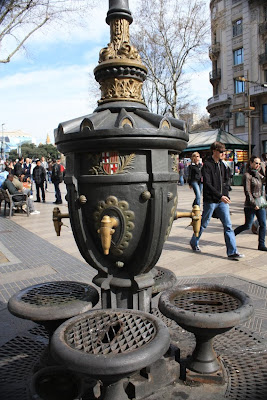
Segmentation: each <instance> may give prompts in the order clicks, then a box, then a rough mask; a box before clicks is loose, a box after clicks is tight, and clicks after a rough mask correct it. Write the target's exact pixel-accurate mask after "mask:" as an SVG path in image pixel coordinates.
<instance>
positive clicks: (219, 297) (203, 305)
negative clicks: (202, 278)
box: [172, 290, 241, 313]
mask: <svg viewBox="0 0 267 400" xmlns="http://www.w3.org/2000/svg"><path fill="white" fill-rule="evenodd" d="M172 303H173V304H174V305H175V306H176V307H178V308H181V309H183V310H187V311H191V312H198V313H224V312H229V311H234V310H236V309H237V308H239V307H240V306H241V302H240V300H239V299H237V298H236V297H234V296H230V295H229V294H228V293H224V292H219V291H209V290H199V291H197V290H194V291H190V290H189V291H184V292H181V293H179V294H176V295H175V297H173V298H172Z"/></svg>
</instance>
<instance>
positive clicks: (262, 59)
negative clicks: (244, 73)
mask: <svg viewBox="0 0 267 400" xmlns="http://www.w3.org/2000/svg"><path fill="white" fill-rule="evenodd" d="M266 63H267V52H265V53H263V54H260V55H259V64H261V65H262V64H266Z"/></svg>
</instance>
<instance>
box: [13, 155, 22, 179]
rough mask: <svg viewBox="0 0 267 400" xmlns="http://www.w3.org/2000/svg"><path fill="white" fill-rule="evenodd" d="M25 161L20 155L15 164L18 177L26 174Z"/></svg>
mask: <svg viewBox="0 0 267 400" xmlns="http://www.w3.org/2000/svg"><path fill="white" fill-rule="evenodd" d="M23 163H24V158H23V157H20V158H19V161H18V162H17V163H16V164H15V165H14V175H16V176H17V177H19V176H21V175H22V174H24V168H23Z"/></svg>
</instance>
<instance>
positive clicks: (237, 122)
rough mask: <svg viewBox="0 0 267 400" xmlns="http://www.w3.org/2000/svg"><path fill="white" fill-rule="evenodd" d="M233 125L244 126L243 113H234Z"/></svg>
mask: <svg viewBox="0 0 267 400" xmlns="http://www.w3.org/2000/svg"><path fill="white" fill-rule="evenodd" d="M235 126H236V128H238V127H240V126H245V115H244V113H242V112H238V113H235Z"/></svg>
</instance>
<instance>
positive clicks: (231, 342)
mask: <svg viewBox="0 0 267 400" xmlns="http://www.w3.org/2000/svg"><path fill="white" fill-rule="evenodd" d="M153 314H154V315H156V316H157V317H160V318H161V315H162V314H161V313H160V312H157V311H156V310H155V312H153ZM119 319H120V320H121V316H120V318H119ZM166 320H168V318H166V317H164V318H163V321H164V322H165V323H166V322H167V325H168V326H170V333H171V337H172V341H173V343H175V344H176V345H177V346H178V347H179V349H180V350H181V357H182V358H186V357H187V356H188V355H190V354H192V351H193V348H194V346H195V339H194V335H193V334H190V333H189V332H186V331H185V330H184V329H182V328H181V327H179V326H178V325H177V324H176V323H174V325H173V323H172V321H171V320H169V321H166ZM113 321H114V322H115V326H114V325H113V327H114V333H112V334H114V335H116V329H117V328H115V327H116V323H117V319H115V320H113V319H112V320H110V321H109V322H111V323H113ZM127 323H129V324H131V329H132V324H133V325H134V326H135V325H136V324H138V325H139V324H140V327H142V324H143V322H142V321H140V322H137V321H130V320H129V321H128V322H127ZM144 332H146V329H145V330H144ZM105 333H109V334H110V333H111V332H109V330H108V331H105ZM117 333H118V331H117ZM101 337H102V338H103V339H104V341H105V340H109V339H111V340H112V338H111V336H109V339H108V337H107V336H105V334H104V335H103V332H102V336H101ZM40 338H44V339H45V338H47V332H46V331H45V329H43V328H42V327H39V326H36V327H34V328H32V329H30V331H29V332H28V334H27V335H24V336H18V337H16V338H14V339H12V340H10V341H9V342H7V343H6V344H4V345H3V346H2V347H0V360H1V361H0V394H1V400H18V399H20V400H30V397H29V395H28V394H27V393H28V391H27V387H28V386H29V382H30V378H31V377H32V375H33V370H34V367H35V366H36V364H37V363H38V362H39V360H40V356H41V355H42V354H43V352H44V350H45V349H46V346H45V344H44V343H43V342H46V343H47V341H43V342H42V341H40ZM124 340H125V338H124ZM106 344H108V343H106ZM214 348H215V350H216V352H217V354H219V355H220V356H221V358H222V360H223V362H224V366H225V368H226V371H227V376H228V386H227V389H226V391H225V395H224V396H225V398H227V399H232V400H266V398H267V343H266V340H264V339H262V338H261V337H259V336H257V335H256V334H255V333H253V332H252V331H250V330H249V329H247V328H243V327H236V328H233V329H232V330H230V331H228V332H226V333H225V334H222V335H217V336H216V337H215V339H214ZM181 385H182V386H181ZM183 387H184V385H183V384H179V382H178V383H177V384H176V385H175V386H174V388H173V391H174V393H175V391H176V392H179V393H180V392H181V388H183ZM171 390H172V388H171V387H168V393H169V392H170V391H171ZM190 390H191V395H189V397H188V399H195V398H197V393H198V390H199V389H198V388H197V387H196V388H194V387H192V388H191V389H190ZM212 390H213V392H214V388H213V389H212ZM207 391H208V395H209V396H210V388H209V386H208V385H207ZM215 392H216V391H215ZM215 392H214V398H216V393H215ZM85 398H87V397H86V396H85ZM89 398H90V397H89ZM161 398H164V397H161ZM173 398H177V397H173ZM200 398H201V397H200ZM202 398H205V397H202ZM207 398H210V397H208V396H207ZM219 398H220V397H219ZM158 399H159V397H157V396H156V395H155V399H153V400H158ZM58 400H59V399H58ZM62 400H63V399H62Z"/></svg>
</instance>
